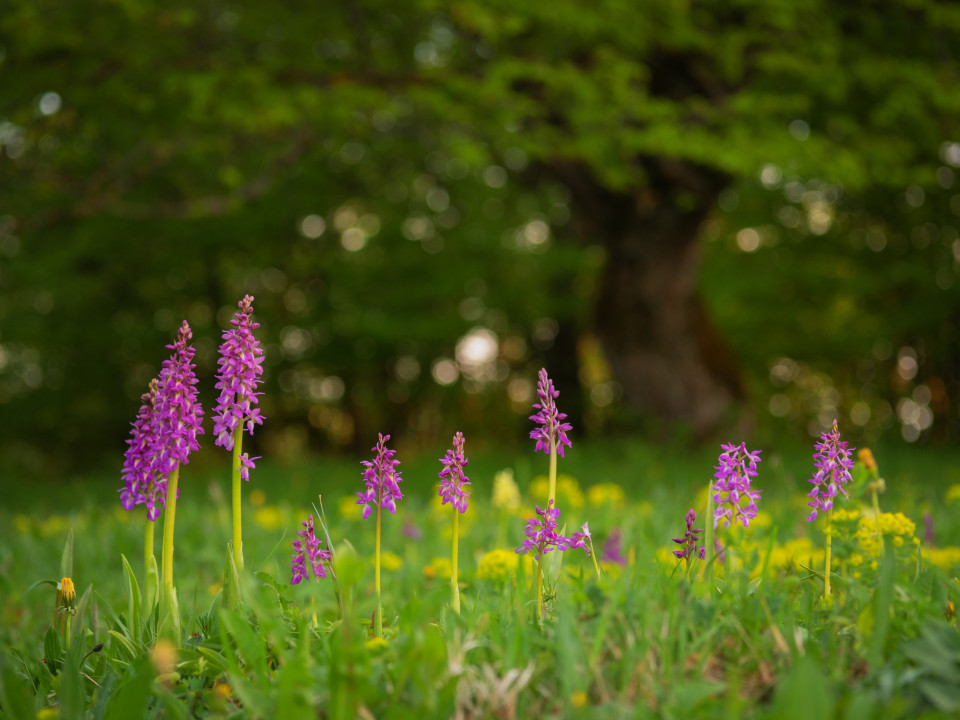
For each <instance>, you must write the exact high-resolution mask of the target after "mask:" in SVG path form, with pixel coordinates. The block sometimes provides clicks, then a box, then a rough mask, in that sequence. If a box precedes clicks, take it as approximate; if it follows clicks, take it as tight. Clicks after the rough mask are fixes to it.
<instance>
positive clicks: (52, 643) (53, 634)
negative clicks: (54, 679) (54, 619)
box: [43, 625, 63, 675]
mask: <svg viewBox="0 0 960 720" xmlns="http://www.w3.org/2000/svg"><path fill="white" fill-rule="evenodd" d="M43 657H44V659H45V660H46V661H47V667H48V668H50V674H51V675H56V674H57V673H58V672H59V671H60V666H61V665H62V664H63V643H62V642H60V633H59V632H58V631H57V629H56V628H55V627H54V626H53V625H51V626H50V627H48V628H47V634H46V635H44V636H43Z"/></svg>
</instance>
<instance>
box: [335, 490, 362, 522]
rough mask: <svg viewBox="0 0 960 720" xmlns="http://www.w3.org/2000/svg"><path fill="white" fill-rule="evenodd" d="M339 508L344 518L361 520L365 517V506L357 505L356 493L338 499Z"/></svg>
mask: <svg viewBox="0 0 960 720" xmlns="http://www.w3.org/2000/svg"><path fill="white" fill-rule="evenodd" d="M337 510H338V511H339V512H340V517H342V518H343V519H344V520H359V519H360V518H361V517H363V508H362V507H361V506H360V505H357V497H356V495H347V496H346V497H342V498H340V499H339V500H338V501H337Z"/></svg>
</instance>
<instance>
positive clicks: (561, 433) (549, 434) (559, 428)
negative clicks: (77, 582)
mask: <svg viewBox="0 0 960 720" xmlns="http://www.w3.org/2000/svg"><path fill="white" fill-rule="evenodd" d="M537 395H539V397H540V402H539V403H534V405H533V408H534V409H535V410H537V411H538V412H537V414H536V415H531V416H530V419H531V420H533V421H534V422H536V423H538V425H537V427H536V428H534V429H533V430H532V431H531V432H530V437H531V439H533V440H536V441H537V447H536V448H535V449H534V452H538V451H540V450H543V452H545V453H546V454H547V455H549V454H550V447H551V445H553V446H555V447H556V448H557V451H558V452H559V453H560V457H563V446H564V445H566V446H567V447H571V445H570V438H568V437H567V430H572V429H573V426H572V425H570V423H565V422H562V421H563V420H564V419H565V418H566V417H567V416H566V414H565V413H562V412H559V411H558V410H557V404H556V402H555V401H556V399H557V398H558V397H560V391H559V390H556V389H555V388H554V387H553V381H552V380H551V379H550V378H549V377H547V369H546V368H541V370H540V375H539V379H538V380H537Z"/></svg>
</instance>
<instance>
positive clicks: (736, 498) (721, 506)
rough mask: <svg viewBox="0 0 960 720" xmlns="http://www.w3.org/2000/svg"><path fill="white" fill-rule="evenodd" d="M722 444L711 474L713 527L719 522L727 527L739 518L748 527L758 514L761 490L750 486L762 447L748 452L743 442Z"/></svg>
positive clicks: (755, 473)
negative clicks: (712, 478) (713, 471)
mask: <svg viewBox="0 0 960 720" xmlns="http://www.w3.org/2000/svg"><path fill="white" fill-rule="evenodd" d="M721 447H722V448H723V452H722V453H721V454H720V457H719V458H718V459H717V467H716V468H715V470H716V472H715V473H714V475H713V477H714V479H715V480H714V483H713V502H714V508H715V509H714V516H713V526H714V527H715V528H716V527H718V526H719V525H720V523H721V522H722V523H723V526H724V527H730V525H731V524H734V525H735V524H736V523H737V521H738V520H739V521H740V522H741V523H742V524H743V526H744V527H749V525H750V521H751V520H752V519H753V518H755V517H756V516H757V500H759V499H760V493H761V492H762V491H760V490H754V489H753V488H751V487H750V483H751V481H752V480H753V478H755V477H756V476H757V465H758V464H759V462H760V452H761V451H760V450H757V451H755V452H750V451H749V450H747V446H746V444H745V443H740V444H739V445H733V444H732V443H728V444H724V445H721Z"/></svg>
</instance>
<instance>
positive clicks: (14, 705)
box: [0, 653, 36, 720]
mask: <svg viewBox="0 0 960 720" xmlns="http://www.w3.org/2000/svg"><path fill="white" fill-rule="evenodd" d="M35 705H36V703H35V700H34V692H33V687H32V686H31V684H30V681H29V680H27V678H25V677H24V676H23V675H22V674H20V673H18V672H17V671H16V670H15V669H14V668H12V667H10V665H9V664H8V660H7V658H6V657H5V656H4V654H3V653H0V710H3V714H4V715H5V716H7V717H9V718H11V720H33V719H34V718H35V717H36V710H35V709H34V708H35Z"/></svg>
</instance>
